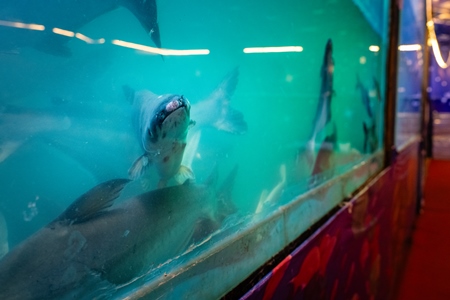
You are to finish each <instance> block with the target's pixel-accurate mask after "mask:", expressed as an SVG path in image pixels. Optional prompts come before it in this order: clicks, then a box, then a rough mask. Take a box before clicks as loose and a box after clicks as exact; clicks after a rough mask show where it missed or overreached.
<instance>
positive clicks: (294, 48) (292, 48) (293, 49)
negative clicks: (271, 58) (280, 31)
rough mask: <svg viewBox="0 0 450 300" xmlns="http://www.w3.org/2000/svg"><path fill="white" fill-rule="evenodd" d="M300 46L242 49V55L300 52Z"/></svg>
mask: <svg viewBox="0 0 450 300" xmlns="http://www.w3.org/2000/svg"><path fill="white" fill-rule="evenodd" d="M302 51H303V47H301V46H282V47H250V48H244V53H280V52H302Z"/></svg>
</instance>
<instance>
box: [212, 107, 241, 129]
mask: <svg viewBox="0 0 450 300" xmlns="http://www.w3.org/2000/svg"><path fill="white" fill-rule="evenodd" d="M214 127H216V128H217V129H219V130H222V131H226V132H230V133H233V134H244V133H246V132H247V128H248V126H247V122H245V120H244V115H243V114H242V113H241V112H240V111H238V110H236V109H234V108H232V107H228V108H227V109H225V110H223V111H222V113H221V115H220V117H219V119H218V120H217V121H216V122H215V123H214Z"/></svg>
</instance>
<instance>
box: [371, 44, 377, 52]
mask: <svg viewBox="0 0 450 300" xmlns="http://www.w3.org/2000/svg"><path fill="white" fill-rule="evenodd" d="M369 51H372V52H378V51H380V47H379V46H376V45H372V46H369Z"/></svg>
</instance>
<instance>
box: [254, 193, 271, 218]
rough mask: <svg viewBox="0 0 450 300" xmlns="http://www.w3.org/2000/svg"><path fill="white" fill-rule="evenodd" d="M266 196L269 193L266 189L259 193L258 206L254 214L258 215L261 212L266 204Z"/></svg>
mask: <svg viewBox="0 0 450 300" xmlns="http://www.w3.org/2000/svg"><path fill="white" fill-rule="evenodd" d="M268 195H269V191H268V190H266V189H264V190H263V191H262V192H261V195H260V196H259V201H258V206H257V207H256V210H255V214H259V213H260V212H261V211H262V210H263V207H264V205H265V204H266V199H267V196H268Z"/></svg>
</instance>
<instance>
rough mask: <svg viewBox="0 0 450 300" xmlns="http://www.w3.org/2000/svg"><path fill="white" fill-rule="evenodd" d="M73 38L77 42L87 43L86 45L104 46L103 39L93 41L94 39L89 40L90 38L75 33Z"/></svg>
mask: <svg viewBox="0 0 450 300" xmlns="http://www.w3.org/2000/svg"><path fill="white" fill-rule="evenodd" d="M75 37H76V38H77V39H79V40H82V41H83V42H86V43H88V44H104V43H105V39H103V38H101V39H98V40H94V39H91V38H90V37H88V36H85V35H84V34H81V33H79V32H77V33H76V34H75Z"/></svg>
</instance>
